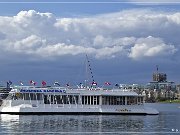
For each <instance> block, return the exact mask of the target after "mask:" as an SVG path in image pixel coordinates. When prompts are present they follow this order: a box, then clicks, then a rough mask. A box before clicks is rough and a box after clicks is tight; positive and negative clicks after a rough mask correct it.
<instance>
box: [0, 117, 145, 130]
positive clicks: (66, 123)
mask: <svg viewBox="0 0 180 135" xmlns="http://www.w3.org/2000/svg"><path fill="white" fill-rule="evenodd" d="M144 117H146V116H112V115H107V116H105V115H103V116H101V115H90V116H77V115H67V116H66V115H47V116H46V115H41V116H38V115H34V116H30V115H29V116H18V115H1V129H2V128H3V130H5V131H8V132H32V131H33V132H116V131H117V132H119V131H141V130H142V129H143V127H144ZM1 131H2V130H1Z"/></svg>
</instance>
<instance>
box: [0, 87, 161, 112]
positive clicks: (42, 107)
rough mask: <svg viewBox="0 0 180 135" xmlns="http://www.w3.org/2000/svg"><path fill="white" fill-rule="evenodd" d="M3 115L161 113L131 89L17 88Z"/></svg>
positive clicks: (9, 99)
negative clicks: (145, 102)
mask: <svg viewBox="0 0 180 135" xmlns="http://www.w3.org/2000/svg"><path fill="white" fill-rule="evenodd" d="M0 113H2V114H31V115H32V114H158V111H157V110H155V109H153V108H148V107H146V106H145V105H144V99H143V95H139V94H137V93H136V92H134V91H131V90H128V89H111V90H109V89H103V88H68V87H35V86H15V87H13V88H12V90H11V91H10V92H9V93H8V95H7V97H6V98H4V99H3V103H2V105H1V107H0Z"/></svg>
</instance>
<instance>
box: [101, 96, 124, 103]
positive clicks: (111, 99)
mask: <svg viewBox="0 0 180 135" xmlns="http://www.w3.org/2000/svg"><path fill="white" fill-rule="evenodd" d="M102 105H125V97H124V96H123V97H122V96H102Z"/></svg>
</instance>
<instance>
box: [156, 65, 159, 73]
mask: <svg viewBox="0 0 180 135" xmlns="http://www.w3.org/2000/svg"><path fill="white" fill-rule="evenodd" d="M158 70H159V68H158V65H156V71H157V73H158Z"/></svg>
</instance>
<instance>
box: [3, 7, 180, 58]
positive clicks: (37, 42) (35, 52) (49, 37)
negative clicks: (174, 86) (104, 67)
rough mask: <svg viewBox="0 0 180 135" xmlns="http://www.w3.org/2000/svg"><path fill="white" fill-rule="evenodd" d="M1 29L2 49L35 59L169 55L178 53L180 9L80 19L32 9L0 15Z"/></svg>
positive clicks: (137, 11) (131, 11) (122, 12)
mask: <svg viewBox="0 0 180 135" xmlns="http://www.w3.org/2000/svg"><path fill="white" fill-rule="evenodd" d="M0 27H1V29H0V47H1V48H2V50H4V51H6V52H7V54H21V55H24V56H26V57H27V58H30V57H31V58H32V57H34V58H36V59H48V58H53V59H56V58H58V57H59V56H64V55H81V54H85V53H87V54H89V55H92V56H94V57H96V58H98V59H102V58H103V59H106V58H114V57H121V56H123V57H127V58H131V59H136V60H137V59H139V60H143V59H146V58H150V57H162V56H169V58H170V57H173V55H174V54H175V53H176V52H178V51H179V50H178V49H179V42H180V39H179V37H178V36H177V35H179V34H180V31H178V29H180V13H179V12H174V13H171V12H165V11H164V12H163V11H153V10H145V9H144V10H143V9H142V10H139V9H134V10H125V11H121V12H117V13H110V14H102V15H96V16H90V17H79V18H60V17H56V16H54V15H53V14H52V13H39V12H37V11H34V10H29V11H21V12H19V13H18V14H17V15H16V16H13V17H11V16H9V17H7V16H0ZM2 33H3V34H2ZM174 33H176V35H175V36H173V34H174ZM150 35H151V36H152V37H149V36H150ZM2 50H1V51H2Z"/></svg>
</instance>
